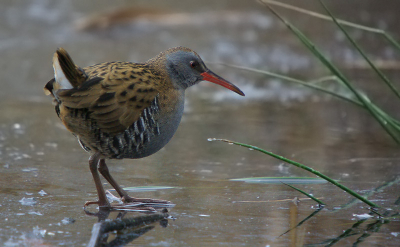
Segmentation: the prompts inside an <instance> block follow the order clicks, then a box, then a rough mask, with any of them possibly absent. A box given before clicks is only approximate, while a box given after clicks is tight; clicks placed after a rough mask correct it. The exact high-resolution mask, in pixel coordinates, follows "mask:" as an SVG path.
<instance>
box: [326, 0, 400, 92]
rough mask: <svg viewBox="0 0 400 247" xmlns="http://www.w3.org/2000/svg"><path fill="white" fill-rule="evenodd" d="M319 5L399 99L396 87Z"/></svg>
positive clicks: (327, 10) (333, 17)
mask: <svg viewBox="0 0 400 247" xmlns="http://www.w3.org/2000/svg"><path fill="white" fill-rule="evenodd" d="M319 2H320V3H321V5H322V6H323V7H324V9H325V10H326V12H327V13H328V14H329V15H330V16H331V18H332V20H333V22H334V23H335V24H336V26H338V27H339V29H340V30H341V31H342V32H343V34H344V35H345V36H346V38H347V39H348V40H349V41H350V43H351V44H352V45H353V46H354V47H355V48H356V49H357V51H358V52H359V53H360V54H361V56H362V57H363V58H364V59H365V61H367V63H368V64H369V66H370V67H371V68H372V69H373V70H374V71H375V73H377V74H378V76H379V77H380V78H381V79H382V80H383V81H384V82H385V83H386V85H387V86H388V87H389V88H390V89H391V90H392V91H393V93H394V94H396V96H397V97H398V98H400V93H399V91H398V90H397V89H396V87H395V86H394V85H393V84H392V83H391V82H390V81H389V79H388V78H387V77H386V76H385V75H384V74H383V73H382V71H381V70H380V69H378V68H377V67H376V66H375V64H374V63H373V62H372V61H371V60H370V59H369V57H368V56H367V55H366V54H365V52H364V51H363V50H362V49H361V48H360V46H358V45H357V43H356V42H355V41H354V39H353V38H352V37H351V36H350V35H349V33H348V32H347V31H346V29H344V27H343V26H342V25H341V24H340V23H339V22H338V20H337V19H336V18H335V16H334V15H333V14H332V12H331V11H330V10H329V9H328V7H326V5H325V4H324V2H323V1H322V0H319Z"/></svg>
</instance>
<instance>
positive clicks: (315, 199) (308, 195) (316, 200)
mask: <svg viewBox="0 0 400 247" xmlns="http://www.w3.org/2000/svg"><path fill="white" fill-rule="evenodd" d="M281 183H283V184H284V185H287V186H289V187H290V188H292V189H294V190H297V191H298V192H300V193H302V194H303V195H305V196H307V197H308V198H311V199H313V200H314V201H315V202H317V203H318V204H319V205H325V203H323V202H322V201H320V200H318V199H317V198H315V197H314V196H312V195H310V194H308V193H307V192H304V191H302V190H301V189H299V188H296V187H294V186H292V185H290V184H285V183H284V182H281Z"/></svg>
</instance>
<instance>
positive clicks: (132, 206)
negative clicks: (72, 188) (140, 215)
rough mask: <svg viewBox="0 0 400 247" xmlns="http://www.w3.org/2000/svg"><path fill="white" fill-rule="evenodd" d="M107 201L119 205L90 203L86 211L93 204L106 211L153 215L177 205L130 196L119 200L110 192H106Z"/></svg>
mask: <svg viewBox="0 0 400 247" xmlns="http://www.w3.org/2000/svg"><path fill="white" fill-rule="evenodd" d="M106 195H107V199H108V200H109V201H111V202H113V201H117V202H118V203H117V204H116V203H113V204H110V203H109V202H108V201H107V202H106V203H105V202H100V201H89V202H86V203H85V205H84V209H86V207H87V206H89V205H92V204H97V205H99V207H100V209H104V210H107V209H108V210H121V211H135V212H145V213H153V212H157V210H156V209H160V208H162V209H163V210H162V211H163V212H165V213H166V212H168V210H167V208H172V207H174V206H175V204H173V203H171V202H170V201H167V200H159V199H151V198H133V197H130V196H123V197H122V198H118V197H116V196H114V195H113V194H112V193H111V192H110V191H106Z"/></svg>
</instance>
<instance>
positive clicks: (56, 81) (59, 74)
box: [44, 48, 87, 95]
mask: <svg viewBox="0 0 400 247" xmlns="http://www.w3.org/2000/svg"><path fill="white" fill-rule="evenodd" d="M53 69H54V78H53V79H52V80H50V81H49V82H48V83H47V84H46V86H45V87H44V91H45V94H46V95H49V94H52V93H53V90H58V89H72V88H77V87H79V86H80V85H81V84H82V83H83V82H84V81H86V79H87V75H86V74H85V72H84V71H83V70H82V69H81V68H79V67H78V66H76V65H75V63H74V61H72V58H71V57H70V56H69V54H68V53H67V51H66V50H64V49H63V48H58V49H57V51H56V52H55V53H54V56H53ZM53 94H54V93H53Z"/></svg>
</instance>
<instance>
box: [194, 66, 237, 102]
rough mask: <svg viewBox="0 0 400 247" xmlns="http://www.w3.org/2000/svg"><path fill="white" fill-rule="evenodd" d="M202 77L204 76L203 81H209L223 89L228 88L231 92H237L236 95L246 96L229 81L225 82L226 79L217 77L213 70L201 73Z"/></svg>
mask: <svg viewBox="0 0 400 247" xmlns="http://www.w3.org/2000/svg"><path fill="white" fill-rule="evenodd" d="M201 75H202V76H203V80H205V81H209V82H212V83H215V84H218V85H221V86H223V87H226V88H227V89H229V90H232V91H233V92H235V93H237V94H239V95H242V96H244V93H243V92H242V90H240V89H239V88H238V87H236V86H235V85H233V84H232V83H230V82H229V81H227V80H225V79H224V78H222V77H220V76H218V75H216V74H215V73H214V72H212V71H211V70H208V71H206V72H203V73H201Z"/></svg>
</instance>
